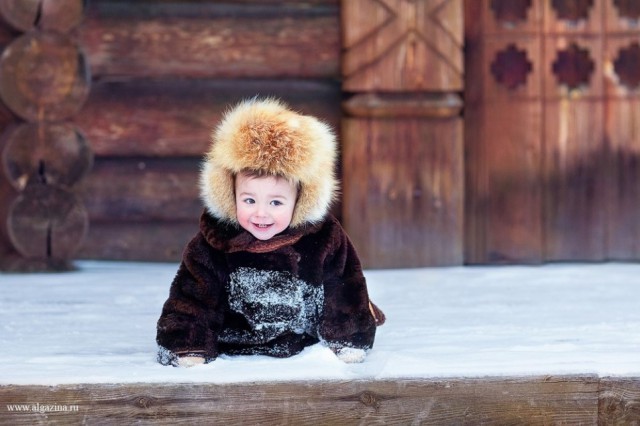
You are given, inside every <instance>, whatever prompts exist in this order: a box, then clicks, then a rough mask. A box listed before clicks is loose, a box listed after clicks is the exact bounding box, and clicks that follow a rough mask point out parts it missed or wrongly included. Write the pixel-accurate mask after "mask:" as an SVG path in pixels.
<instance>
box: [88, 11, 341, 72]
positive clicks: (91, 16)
mask: <svg viewBox="0 0 640 426" xmlns="http://www.w3.org/2000/svg"><path fill="white" fill-rule="evenodd" d="M230 5H231V6H230ZM285 6H286V5H285ZM305 6H307V7H293V6H289V7H288V8H287V7H285V8H278V7H276V5H272V6H267V5H263V6H262V7H261V8H258V9H253V8H252V7H250V5H246V4H245V5H235V6H233V5H232V3H230V2H224V3H222V2H210V3H208V4H205V3H203V2H187V3H184V4H178V3H173V4H171V3H168V4H165V5H164V6H163V4H162V2H144V3H141V4H136V5H135V6H130V5H129V4H128V3H121V2H117V1H95V2H90V5H89V7H88V8H87V12H86V18H85V19H84V21H83V22H82V24H81V25H80V27H79V28H78V30H77V37H78V39H79V40H80V42H81V44H82V45H83V47H84V49H85V51H86V52H87V55H88V56H89V63H90V65H91V70H92V74H93V76H94V77H97V78H104V77H122V76H126V77H128V78H140V77H156V78H157V77H171V76H179V77H192V78H193V77H198V78H220V77H223V78H243V77H272V78H273V77H279V78H282V77H291V76H296V77H306V78H318V77H321V78H332V77H336V76H338V74H339V64H338V61H339V54H340V41H339V31H338V27H339V22H338V9H337V8H336V7H328V6H326V5H314V4H313V3H308V4H306V5H305Z"/></svg>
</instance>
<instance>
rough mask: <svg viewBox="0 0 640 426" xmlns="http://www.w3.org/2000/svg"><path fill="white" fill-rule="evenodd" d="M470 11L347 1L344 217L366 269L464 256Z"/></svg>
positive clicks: (421, 3) (456, 1) (451, 4)
mask: <svg viewBox="0 0 640 426" xmlns="http://www.w3.org/2000/svg"><path fill="white" fill-rule="evenodd" d="M462 16H463V3H462V0H445V1H443V0H349V1H343V2H342V34H343V57H342V77H343V86H342V89H343V91H345V92H346V96H347V97H348V99H347V100H346V101H345V103H344V105H343V106H344V107H343V109H344V112H345V115H346V117H345V119H344V120H343V125H342V141H343V154H342V158H343V164H342V165H343V193H344V196H343V220H344V224H345V227H346V228H347V231H348V232H349V234H350V235H351V237H352V239H353V240H354V243H355V245H356V248H357V249H358V251H359V253H360V256H361V258H362V260H363V263H364V265H365V266H367V267H377V268H380V267H409V266H429V265H450V264H460V263H462V248H463V245H462V241H463V234H462V231H463V225H462V223H463V222H462V218H463V150H462V148H463V137H462V118H461V117H460V113H461V109H462V100H461V98H460V96H459V93H460V92H461V91H462V83H463V63H462V60H463V55H462V27H463V24H462Z"/></svg>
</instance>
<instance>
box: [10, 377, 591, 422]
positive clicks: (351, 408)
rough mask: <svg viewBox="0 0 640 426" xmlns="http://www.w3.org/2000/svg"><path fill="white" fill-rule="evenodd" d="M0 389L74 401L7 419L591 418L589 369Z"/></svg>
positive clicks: (25, 399) (25, 397)
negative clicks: (553, 373) (584, 372)
mask: <svg viewBox="0 0 640 426" xmlns="http://www.w3.org/2000/svg"><path fill="white" fill-rule="evenodd" d="M0 398H1V399H2V401H3V404H5V403H6V404H25V403H30V402H33V401H37V402H39V403H40V405H41V406H42V405H46V404H56V405H65V404H66V405H77V406H78V411H77V412H68V413H64V412H60V413H47V414H40V413H14V412H7V411H2V412H0V416H1V417H0V420H1V421H3V422H5V423H6V422H8V423H11V424H14V425H22V424H37V423H38V422H43V421H54V422H55V421H58V422H63V423H65V424H76V423H78V424H80V423H89V424H96V423H102V422H108V423H119V424H122V423H134V422H135V423H137V424H224V425H246V424H287V425H288V424H291V425H304V424H314V425H335V424H341V425H356V424H363V423H366V424H424V425H442V424H486V425H492V424H495V425H505V424H523V423H526V424H531V425H545V424H595V423H596V422H597V418H598V380H597V379H596V378H593V377H546V378H536V377H533V378H506V379H491V378H489V379H475V380H474V379H452V380H448V379H441V380H439V379H431V380H429V379H427V380H408V379H404V380H397V381H350V382H292V383H287V382H284V383H249V384H227V385H212V384H164V385H163V384H157V385H153V384H113V385H108V384H105V385H64V386H54V387H47V386H2V387H0ZM2 408H3V409H4V408H5V407H2Z"/></svg>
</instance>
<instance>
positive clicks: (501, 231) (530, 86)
mask: <svg viewBox="0 0 640 426" xmlns="http://www.w3.org/2000/svg"><path fill="white" fill-rule="evenodd" d="M487 9H488V2H484V3H483V5H482V6H481V4H480V2H478V3H474V5H473V7H471V6H470V7H469V8H468V9H467V18H468V19H467V22H468V23H467V24H466V25H467V29H468V34H469V41H468V43H469V44H472V45H473V48H470V49H468V50H467V51H466V60H467V62H466V66H467V69H468V70H469V72H468V73H467V74H466V80H465V84H466V85H465V121H464V125H465V138H466V140H465V183H466V185H465V262H467V263H471V264H485V263H490V264H497V263H539V262H541V261H542V246H543V216H542V213H543V211H542V200H543V198H542V197H543V192H542V190H543V185H542V179H543V173H542V159H543V157H542V155H543V147H542V142H543V139H542V129H543V123H544V122H543V109H542V104H541V93H542V84H541V83H542V82H541V71H540V69H539V68H540V67H538V66H535V65H533V64H537V63H538V62H539V61H540V60H541V57H542V52H541V43H540V41H539V40H537V39H536V37H533V36H531V35H529V34H521V33H520V32H519V31H520V30H521V28H520V27H517V31H518V32H515V33H514V31H511V32H508V31H507V30H506V29H503V28H502V27H497V28H494V26H495V25H497V24H496V23H495V21H494V20H490V19H488V18H487V17H485V19H487V22H485V23H484V25H486V26H487V27H486V28H485V27H483V26H482V25H483V23H482V21H480V20H478V19H474V17H475V16H478V15H482V14H483V13H485V14H488V15H489V17H491V16H492V15H491V13H490V12H489V11H487ZM534 11H535V9H534V10H532V11H531V12H530V13H532V14H533V13H534ZM484 31H486V35H485V33H484ZM509 49H513V50H514V51H515V52H517V53H518V54H519V55H520V56H519V58H520V59H522V66H523V67H524V68H523V69H524V70H527V71H526V72H524V73H523V75H521V77H522V80H521V81H520V82H519V84H514V85H513V86H507V85H505V84H504V81H500V80H499V79H498V78H497V75H499V73H498V72H497V71H499V70H500V69H499V68H498V65H500V64H499V62H498V58H500V55H501V54H504V52H507V51H509ZM527 62H528V63H529V64H530V65H531V67H530V68H527V67H526V65H527ZM509 64H510V66H507V67H506V69H507V70H509V69H511V67H515V66H518V64H513V63H510V61H508V63H507V64H506V65H509Z"/></svg>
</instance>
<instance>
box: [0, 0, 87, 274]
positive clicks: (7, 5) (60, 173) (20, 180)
mask: <svg viewBox="0 0 640 426" xmlns="http://www.w3.org/2000/svg"><path fill="white" fill-rule="evenodd" d="M83 4H84V2H82V1H80V0H65V1H55V2H54V1H51V0H41V1H39V2H38V1H36V2H19V1H6V2H3V3H2V4H1V6H0V14H2V17H3V18H4V19H5V21H7V22H8V23H10V24H11V25H13V26H14V27H15V28H16V29H18V30H22V31H27V32H26V33H25V34H23V35H20V36H18V37H17V38H16V39H14V40H13V41H12V42H11V43H10V44H9V45H8V46H7V47H6V48H5V50H4V52H3V54H2V57H1V58H0V97H1V98H2V101H3V102H4V104H5V105H6V106H7V107H8V108H10V109H11V110H12V111H13V112H14V113H15V114H17V115H18V116H19V117H20V118H21V119H22V120H24V121H25V122H23V123H22V124H17V123H16V125H15V126H13V127H12V128H10V129H8V130H7V131H5V133H4V134H3V138H2V144H0V146H1V147H2V163H1V165H2V169H4V174H5V176H7V177H8V178H9V180H10V182H11V184H12V185H13V187H14V188H15V189H16V190H17V191H19V195H18V196H17V198H15V199H14V201H13V203H12V204H11V206H10V207H9V209H8V213H7V221H6V224H7V227H8V229H7V235H8V237H9V240H10V241H11V243H12V246H13V249H14V250H15V252H16V253H14V254H13V255H9V256H3V258H4V259H3V262H2V264H1V265H0V267H1V268H2V269H7V270H23V271H33V270H66V269H71V268H72V265H71V263H70V260H71V259H72V257H73V255H74V254H75V252H76V251H77V250H78V248H79V247H80V245H81V243H82V241H83V239H84V236H85V234H86V232H87V227H88V216H87V211H86V209H85V208H84V204H83V202H82V201H81V200H80V199H79V198H78V196H77V195H76V194H75V193H74V189H73V187H74V186H75V185H76V184H77V183H78V182H79V181H80V180H81V179H82V178H83V177H84V176H85V175H86V174H87V172H88V171H89V169H90V168H91V164H92V160H93V156H92V153H91V150H90V148H89V146H88V144H87V143H86V141H85V139H84V136H83V135H82V132H81V131H80V130H79V129H77V128H75V126H73V125H70V124H63V120H67V119H68V118H69V117H71V116H72V115H74V114H75V113H76V112H77V111H78V110H79V109H80V108H81V106H82V105H83V103H84V101H85V100H86V98H87V95H88V92H89V87H90V74H89V69H88V66H87V60H86V59H85V56H84V54H83V52H82V50H81V49H80V48H79V46H78V45H77V43H76V42H75V41H74V40H73V39H72V38H71V37H70V36H68V35H67V34H65V31H68V30H69V29H71V28H72V27H73V26H75V25H76V24H77V23H78V22H79V20H80V18H81V16H82V10H83ZM7 259H8V260H7Z"/></svg>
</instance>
